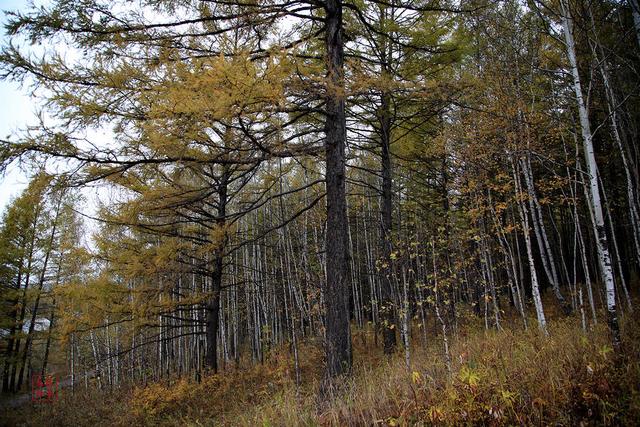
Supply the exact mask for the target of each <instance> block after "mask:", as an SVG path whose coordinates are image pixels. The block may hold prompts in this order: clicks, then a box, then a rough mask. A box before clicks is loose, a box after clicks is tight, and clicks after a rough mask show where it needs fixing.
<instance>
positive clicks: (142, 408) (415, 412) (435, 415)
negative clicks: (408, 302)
mask: <svg viewBox="0 0 640 427" xmlns="http://www.w3.org/2000/svg"><path fill="white" fill-rule="evenodd" d="M509 320H510V321H509V322H507V321H505V322H503V323H504V324H507V323H509V324H511V325H514V326H504V327H503V329H502V330H500V331H498V330H495V329H491V330H488V331H487V330H485V329H484V321H483V320H482V319H477V318H476V317H475V316H473V315H471V314H466V315H465V316H463V317H462V318H460V319H459V320H458V324H459V327H458V330H457V331H452V332H451V334H450V335H451V336H450V337H449V353H450V358H451V362H450V369H449V368H447V364H446V358H445V357H444V351H443V341H442V337H441V336H434V335H433V333H434V331H433V325H430V326H429V331H428V334H427V342H425V339H424V334H423V333H422V331H421V330H418V328H414V335H415V336H414V337H413V341H412V343H413V347H412V349H411V353H410V366H409V368H407V366H406V362H405V354H404V352H403V351H399V352H398V353H397V354H396V355H394V356H393V357H391V358H388V357H386V356H385V355H383V354H382V351H381V349H380V347H381V345H377V346H376V345H375V342H374V338H373V333H372V331H363V330H355V331H354V335H353V344H354V373H353V375H352V377H350V378H349V379H346V380H343V381H342V385H341V386H340V387H339V388H338V389H337V391H336V392H335V395H334V396H332V397H326V396H325V397H323V398H320V397H319V395H318V390H319V384H320V381H321V379H322V349H321V346H320V343H319V342H317V341H307V342H305V343H303V344H301V346H300V349H299V353H300V361H301V374H302V381H301V384H302V385H301V386H300V387H296V385H295V375H294V367H293V361H292V357H291V356H290V354H289V351H288V348H281V349H279V350H274V351H272V352H271V354H270V355H269V357H268V358H267V360H265V362H264V364H259V365H256V366H253V367H247V365H246V364H245V366H243V367H241V368H237V369H235V368H233V367H231V368H229V367H227V370H226V371H225V372H223V373H221V374H218V375H209V376H205V377H204V378H203V379H202V381H201V382H200V383H197V382H195V381H193V380H190V379H174V380H172V381H164V382H158V383H153V384H148V385H146V386H144V387H143V386H135V387H127V388H120V389H117V390H111V391H100V390H97V389H91V388H90V389H89V390H88V391H87V390H85V389H84V387H80V388H79V390H76V392H75V393H74V394H72V393H71V392H70V391H69V390H68V389H67V390H62V391H61V397H60V399H59V400H58V401H57V402H55V403H50V404H39V405H33V404H31V403H28V404H25V405H23V406H21V407H19V408H14V409H7V410H6V411H3V412H5V413H4V414H2V416H1V417H0V424H2V425H39V426H43V425H45V426H48V425H52V426H66V425H68V426H78V425H92V426H112V425H116V426H138V425H149V426H152V425H153V426H156V425H167V426H203V425H204V426H210V425H230V426H235V425H241V426H296V425H367V426H369V425H390V426H396V425H416V424H417V425H434V424H435V425H514V424H519V425H550V424H553V425H567V426H568V425H637V423H638V422H639V420H640V357H639V356H640V319H639V317H638V316H637V315H635V316H630V315H627V316H623V318H622V337H623V345H622V350H621V352H620V354H618V355H614V353H613V351H612V349H611V346H610V341H609V338H608V333H607V329H606V325H604V322H602V321H600V322H599V323H598V324H597V325H595V326H594V327H593V328H592V329H591V330H589V331H588V332H587V333H586V334H585V333H584V332H583V331H582V328H581V323H580V320H579V319H578V318H577V317H575V316H571V317H560V316H556V317H555V318H552V320H551V321H550V322H549V331H550V336H549V337H544V336H543V335H542V334H540V333H539V332H538V328H537V326H536V323H535V319H533V318H531V319H529V328H528V329H526V330H525V329H524V327H523V325H522V321H521V320H520V322H519V323H517V320H518V319H516V318H514V319H509ZM463 325H464V326H463ZM515 325H517V326H515Z"/></svg>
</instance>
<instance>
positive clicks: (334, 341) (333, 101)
mask: <svg viewBox="0 0 640 427" xmlns="http://www.w3.org/2000/svg"><path fill="white" fill-rule="evenodd" d="M324 7H325V11H326V18H325V25H326V29H325V48H326V55H327V71H328V73H327V93H326V122H325V133H326V147H325V149H326V189H327V195H326V198H327V229H326V241H325V245H326V258H325V262H326V274H327V280H326V284H325V289H324V301H325V315H326V338H325V351H326V377H327V378H334V377H337V376H339V375H342V374H348V373H350V371H351V361H352V356H351V331H350V324H349V298H348V289H349V287H348V286H347V280H348V275H347V269H348V264H347V262H348V260H347V258H348V253H347V210H346V194H345V139H346V118H345V101H344V50H343V49H344V48H343V40H342V2H341V1H340V0H327V2H326V3H325V5H324Z"/></svg>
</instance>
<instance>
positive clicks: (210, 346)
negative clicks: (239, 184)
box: [204, 168, 229, 373]
mask: <svg viewBox="0 0 640 427" xmlns="http://www.w3.org/2000/svg"><path fill="white" fill-rule="evenodd" d="M228 184H229V172H228V170H227V169H226V168H225V170H224V172H223V173H222V176H221V178H220V182H219V184H218V189H217V190H218V191H217V193H218V197H219V200H218V212H217V215H216V226H217V227H218V228H219V229H221V230H222V237H221V241H220V242H215V246H216V248H215V250H214V251H213V259H212V263H213V266H212V269H213V271H212V273H211V296H210V297H209V301H207V307H206V310H207V318H206V334H207V348H206V352H205V359H204V362H205V367H207V368H209V369H211V370H213V372H214V373H217V372H218V330H219V329H220V294H221V291H222V269H223V267H224V264H223V262H224V252H225V247H226V242H227V239H228V236H227V230H226V216H227V191H228V188H227V187H228Z"/></svg>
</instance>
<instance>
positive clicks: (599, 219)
mask: <svg viewBox="0 0 640 427" xmlns="http://www.w3.org/2000/svg"><path fill="white" fill-rule="evenodd" d="M561 5H562V9H563V13H562V24H563V27H564V38H565V43H566V49H567V55H568V57H569V63H570V67H571V75H572V77H573V89H574V92H575V95H576V103H577V104H578V113H579V117H580V128H581V131H582V142H583V148H584V155H585V160H586V163H587V172H588V173H589V187H590V190H591V191H590V196H591V202H592V203H591V204H592V208H593V214H594V223H595V227H594V233H595V236H596V248H597V251H598V261H599V263H600V268H601V273H602V279H603V282H604V284H605V289H606V295H607V312H608V317H609V328H610V329H611V333H612V342H613V346H614V348H615V349H616V350H618V349H619V347H620V330H619V326H618V317H617V314H616V291H615V284H614V281H613V271H612V268H611V257H610V255H609V245H608V243H607V234H606V230H605V227H604V216H603V212H602V204H601V202H600V186H599V183H598V166H597V164H596V157H595V153H594V149H593V140H592V134H591V125H590V123H589V114H588V111H587V106H586V104H585V102H584V98H583V96H582V86H581V83H580V74H579V73H578V61H577V58H576V49H575V42H574V40H573V33H572V26H571V20H572V19H571V14H570V11H569V8H568V5H567V2H566V0H561Z"/></svg>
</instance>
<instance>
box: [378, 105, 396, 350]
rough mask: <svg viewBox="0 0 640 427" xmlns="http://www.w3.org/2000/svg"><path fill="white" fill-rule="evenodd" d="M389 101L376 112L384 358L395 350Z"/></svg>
mask: <svg viewBox="0 0 640 427" xmlns="http://www.w3.org/2000/svg"><path fill="white" fill-rule="evenodd" d="M390 98H391V97H390V96H389V94H388V93H384V94H383V95H382V104H381V108H380V146H381V157H382V159H381V161H382V203H381V205H382V212H381V214H382V256H383V260H384V265H383V266H382V267H383V268H382V269H381V271H382V280H381V284H382V288H381V291H382V309H381V315H382V340H383V345H384V352H385V354H391V353H393V352H394V351H395V349H396V328H395V305H394V298H393V288H392V284H391V283H392V282H391V275H392V274H393V268H392V260H391V252H392V250H393V244H392V241H391V232H392V230H393V198H392V197H393V196H392V185H393V178H392V175H391V173H392V171H391V153H390V148H391V147H390V146H391V99H390Z"/></svg>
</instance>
